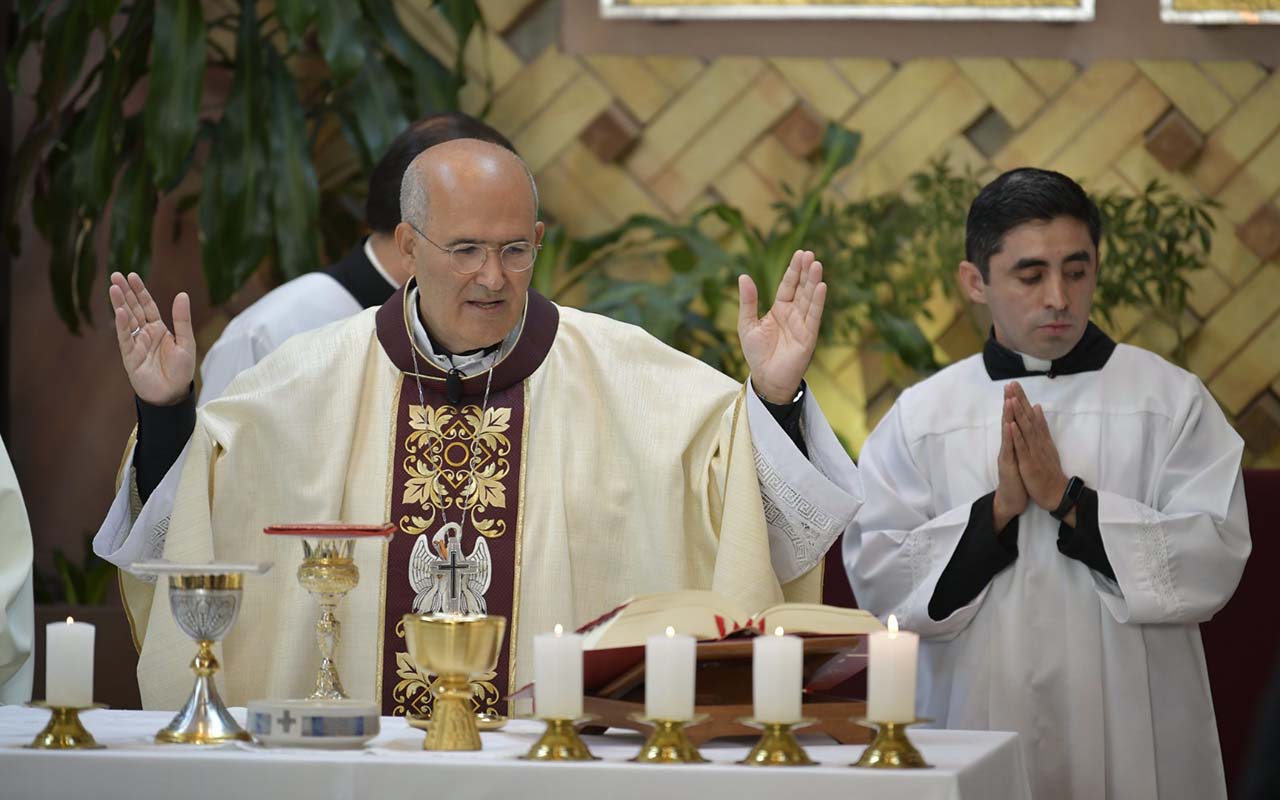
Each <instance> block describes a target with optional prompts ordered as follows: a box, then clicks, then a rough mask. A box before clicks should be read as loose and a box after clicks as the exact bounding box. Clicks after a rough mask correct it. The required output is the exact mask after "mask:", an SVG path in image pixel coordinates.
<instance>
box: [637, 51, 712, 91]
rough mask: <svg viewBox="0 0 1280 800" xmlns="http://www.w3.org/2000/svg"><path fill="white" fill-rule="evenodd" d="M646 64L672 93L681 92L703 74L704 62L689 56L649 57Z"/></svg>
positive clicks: (645, 61) (645, 60)
mask: <svg viewBox="0 0 1280 800" xmlns="http://www.w3.org/2000/svg"><path fill="white" fill-rule="evenodd" d="M644 63H645V65H646V66H648V67H649V69H651V70H653V74H654V75H657V76H658V79H659V80H661V81H662V82H663V83H665V84H666V85H667V87H668V88H670V89H671V90H672V91H676V92H678V91H680V90H681V89H683V88H684V87H685V86H686V85H688V84H689V82H690V81H692V80H693V79H694V78H696V77H698V75H699V74H700V73H701V72H702V70H703V68H704V67H705V66H706V65H705V64H703V63H702V61H700V60H698V59H696V58H689V57H688V56H647V57H646V58H645V59H644Z"/></svg>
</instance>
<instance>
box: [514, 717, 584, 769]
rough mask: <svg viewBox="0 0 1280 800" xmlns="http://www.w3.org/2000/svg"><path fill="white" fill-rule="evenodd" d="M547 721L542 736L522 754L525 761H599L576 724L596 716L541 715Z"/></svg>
mask: <svg viewBox="0 0 1280 800" xmlns="http://www.w3.org/2000/svg"><path fill="white" fill-rule="evenodd" d="M538 719H541V720H543V721H544V722H546V723H547V729H546V730H545V731H543V733H542V737H541V738H540V739H538V741H537V742H535V743H534V745H533V747H530V748H529V752H528V753H525V754H524V755H522V756H520V758H522V759H524V760H525V761H599V760H600V759H598V758H596V757H595V756H593V755H591V751H590V750H589V749H588V748H587V743H586V742H584V741H582V737H580V736H578V729H577V728H575V727H574V726H575V725H576V724H577V723H580V722H587V721H589V720H591V719H594V717H583V718H581V719H577V720H573V719H559V718H555V717H539V718H538Z"/></svg>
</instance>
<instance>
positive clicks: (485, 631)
mask: <svg viewBox="0 0 1280 800" xmlns="http://www.w3.org/2000/svg"><path fill="white" fill-rule="evenodd" d="M506 628H507V620H506V617H496V616H487V615H476V616H472V615H465V616H464V615H461V614H405V615H404V638H405V642H406V644H408V645H409V658H411V659H412V660H413V664H414V666H415V667H417V669H418V671H419V672H421V673H423V674H429V675H437V676H439V680H438V681H436V683H435V685H434V686H433V687H432V688H431V693H432V695H434V697H435V701H434V704H433V706H432V712H431V720H430V722H428V723H427V737H426V739H425V740H424V741H423V743H422V749H424V750H479V749H480V730H479V728H478V726H477V725H476V715H475V712H473V711H472V710H471V695H472V688H471V678H472V677H473V676H476V675H483V674H485V673H487V672H492V671H493V670H494V668H496V667H497V665H498V656H499V654H500V653H501V648H502V637H503V633H504V632H505V631H506Z"/></svg>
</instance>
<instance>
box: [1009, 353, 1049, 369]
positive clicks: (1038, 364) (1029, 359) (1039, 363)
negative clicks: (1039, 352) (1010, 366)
mask: <svg viewBox="0 0 1280 800" xmlns="http://www.w3.org/2000/svg"><path fill="white" fill-rule="evenodd" d="M1012 352H1013V353H1015V354H1017V355H1018V356H1019V357H1021V358H1022V366H1023V368H1025V369H1026V370H1027V372H1048V371H1049V370H1050V369H1051V368H1052V367H1053V362H1052V361H1046V360H1045V359H1043V358H1036V357H1035V356H1029V355H1027V354H1026V353H1019V352H1018V351H1017V350H1014V351H1012Z"/></svg>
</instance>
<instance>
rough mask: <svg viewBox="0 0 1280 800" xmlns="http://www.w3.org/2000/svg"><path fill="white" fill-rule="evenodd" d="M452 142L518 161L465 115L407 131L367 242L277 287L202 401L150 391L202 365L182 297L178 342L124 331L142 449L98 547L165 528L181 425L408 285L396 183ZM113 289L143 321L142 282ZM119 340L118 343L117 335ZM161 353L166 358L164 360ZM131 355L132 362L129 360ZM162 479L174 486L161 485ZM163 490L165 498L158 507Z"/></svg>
mask: <svg viewBox="0 0 1280 800" xmlns="http://www.w3.org/2000/svg"><path fill="white" fill-rule="evenodd" d="M454 139H478V140H480V141H485V142H492V143H494V144H496V145H500V146H502V147H505V148H506V149H508V150H511V151H512V152H513V153H514V152H515V148H514V147H513V146H512V144H511V142H509V141H508V140H507V138H506V137H505V136H503V135H502V134H501V133H499V132H498V131H496V130H494V129H493V128H492V127H490V126H488V125H486V124H485V123H483V122H480V121H479V120H477V119H474V118H472V117H470V116H468V115H466V114H463V113H461V112H459V111H447V112H442V113H439V114H430V115H428V116H426V117H423V118H422V119H420V120H418V121H417V122H415V123H413V124H412V125H411V126H409V127H408V128H406V129H405V130H404V131H402V132H401V133H400V134H399V135H398V136H396V138H395V139H393V140H392V142H391V144H390V145H389V146H388V147H387V151H386V153H384V154H383V156H382V158H381V159H379V160H378V163H377V164H375V165H374V168H373V172H372V173H371V174H370V176H369V187H368V197H367V198H366V200H365V223H366V225H368V227H369V235H368V236H367V237H366V238H365V239H364V241H363V242H361V243H360V244H358V245H356V246H355V247H354V248H352V250H351V251H350V252H349V253H347V254H346V255H345V256H343V258H342V259H341V260H339V261H337V262H336V263H334V264H331V265H330V266H328V267H326V268H324V269H323V270H318V271H316V272H310V273H307V274H306V275H302V276H300V277H297V278H294V279H293V280H291V281H288V282H286V283H284V284H283V285H281V286H278V287H276V288H275V289H273V290H271V291H270V292H268V293H267V294H265V295H263V296H262V297H261V298H260V299H259V300H258V301H257V302H255V303H254V304H253V305H251V306H249V307H248V308H246V309H245V310H244V311H243V312H241V313H240V314H238V315H237V316H236V317H235V318H234V319H232V320H231V322H230V323H228V325H227V327H226V329H224V330H223V331H222V334H221V335H220V336H219V337H218V340H217V341H216V342H214V344H213V346H212V347H211V348H209V352H208V353H207V354H206V355H205V357H204V360H203V361H201V362H200V377H201V386H200V392H199V396H198V397H197V396H196V395H195V394H193V393H191V392H189V391H188V392H182V393H180V394H181V396H179V397H176V398H174V397H171V396H170V395H169V394H168V393H165V392H164V391H162V390H161V391H157V388H156V386H155V385H154V384H155V380H156V379H157V378H159V377H162V376H156V375H155V374H154V366H155V365H156V364H158V363H162V362H163V359H164V358H165V357H166V356H167V357H169V358H172V359H174V360H181V361H184V362H185V361H186V360H190V362H191V363H194V362H195V360H196V344H195V336H194V333H193V331H192V327H191V305H190V302H189V300H188V299H187V295H186V294H185V293H180V294H179V295H178V297H177V298H176V299H175V301H174V305H173V320H174V333H176V334H177V335H176V337H168V336H166V335H165V334H166V333H167V330H166V329H165V327H164V325H163V323H159V324H157V322H156V320H158V315H157V317H156V320H151V321H148V322H147V323H146V324H142V325H129V326H128V327H127V328H126V329H125V331H124V334H125V335H127V336H128V337H129V338H130V339H131V340H133V341H131V342H129V343H128V344H129V345H130V347H129V348H128V349H127V350H126V349H125V348H124V344H125V342H124V340H123V339H122V340H121V346H122V351H121V352H122V357H125V359H126V360H125V370H126V372H128V373H129V374H130V380H131V381H132V382H133V383H134V390H135V393H136V400H135V402H136V405H137V411H138V427H137V447H136V450H133V451H131V452H129V453H126V455H125V461H124V463H125V464H128V465H129V466H130V469H129V474H128V475H124V476H121V477H122V479H121V480H120V486H119V487H118V489H117V492H116V497H115V501H114V502H113V504H112V506H111V510H110V511H109V512H108V514H107V518H106V520H104V522H103V524H102V527H101V528H100V530H99V536H98V537H97V538H96V539H95V542H102V543H104V546H106V547H111V546H112V544H113V543H114V542H116V541H118V539H119V537H123V536H125V535H127V533H128V531H129V529H130V528H131V527H132V526H133V524H134V523H135V521H136V520H138V519H139V518H140V519H141V520H142V521H143V524H144V525H145V524H148V523H147V521H148V520H162V519H166V518H168V516H169V513H170V511H171V509H172V494H173V491H174V490H175V489H176V488H177V478H178V475H179V474H180V472H181V460H180V454H181V452H182V448H183V446H184V445H185V444H186V439H187V437H186V434H185V432H183V431H185V427H184V425H185V423H184V420H185V419H187V418H189V417H190V416H191V414H192V413H193V412H192V409H193V407H194V406H195V405H204V404H205V403H207V402H209V401H210V400H212V399H214V398H216V397H219V396H221V395H222V394H223V392H225V391H226V388H227V386H228V385H229V384H230V383H231V381H232V380H234V379H235V377H236V376H237V375H239V374H240V373H241V372H243V371H245V370H246V369H248V368H249V367H251V366H253V365H254V364H256V363H258V362H259V361H261V360H262V359H263V358H264V357H266V355H267V354H268V353H270V352H272V351H273V350H275V349H276V348H277V347H279V346H280V345H281V344H283V343H284V341H285V340H286V339H288V338H289V337H291V336H293V335H295V334H297V333H301V332H303V331H308V330H312V329H314V328H319V327H321V326H323V325H327V324H329V323H330V322H334V321H336V320H339V319H344V318H346V317H349V316H351V315H353V314H355V313H357V312H358V311H360V310H361V309H363V308H374V307H376V306H380V305H382V304H383V303H384V302H386V300H387V298H389V297H390V296H391V295H392V294H393V293H394V292H395V290H396V289H398V288H400V286H401V285H403V284H404V282H405V280H406V279H407V278H408V276H409V267H408V266H406V265H404V264H403V263H401V259H400V254H399V252H398V251H397V249H396V241H395V229H396V226H397V225H399V224H400V202H399V192H400V182H401V180H402V179H403V178H404V171H405V169H406V168H407V167H408V166H409V163H410V162H411V161H413V159H414V158H416V157H417V155H418V154H419V153H421V152H422V151H423V150H426V149H427V148H429V147H433V146H434V145H437V144H440V143H442V142H448V141H452V140H454ZM111 282H112V287H111V288H110V289H109V294H110V298H111V303H112V306H113V307H114V308H122V307H126V306H127V304H126V302H125V298H126V296H128V297H129V298H130V299H131V300H135V301H136V306H135V307H134V311H133V312H131V313H134V318H135V319H145V318H146V314H145V313H143V312H142V310H141V304H142V303H144V302H150V299H149V298H150V295H149V294H148V293H147V290H146V286H145V284H144V283H143V281H142V279H141V278H140V277H138V276H137V275H135V274H131V275H129V276H128V278H127V279H126V278H125V277H124V276H123V275H121V274H120V273H114V274H113V275H112V276H111ZM117 333H118V334H119V333H121V331H120V330H119V326H118V325H117ZM162 348H168V350H167V351H165V352H162ZM126 352H127V353H128V355H127V356H124V354H125V353H126ZM130 359H131V360H132V361H131V360H130ZM183 368H184V369H185V366H184V367H183ZM148 398H154V402H148ZM170 403H172V405H171V404H170ZM166 476H169V481H168V483H163V481H164V479H165V477H166ZM158 488H161V491H160V492H159V494H158V495H156V496H155V497H153V493H154V492H156V490H157V489H158ZM135 493H136V496H135ZM95 546H97V545H95ZM99 554H100V555H101V553H99ZM149 555H150V554H144V553H128V554H119V555H118V558H119V559H121V560H124V561H133V560H139V559H142V558H146V557H148V556H149Z"/></svg>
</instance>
